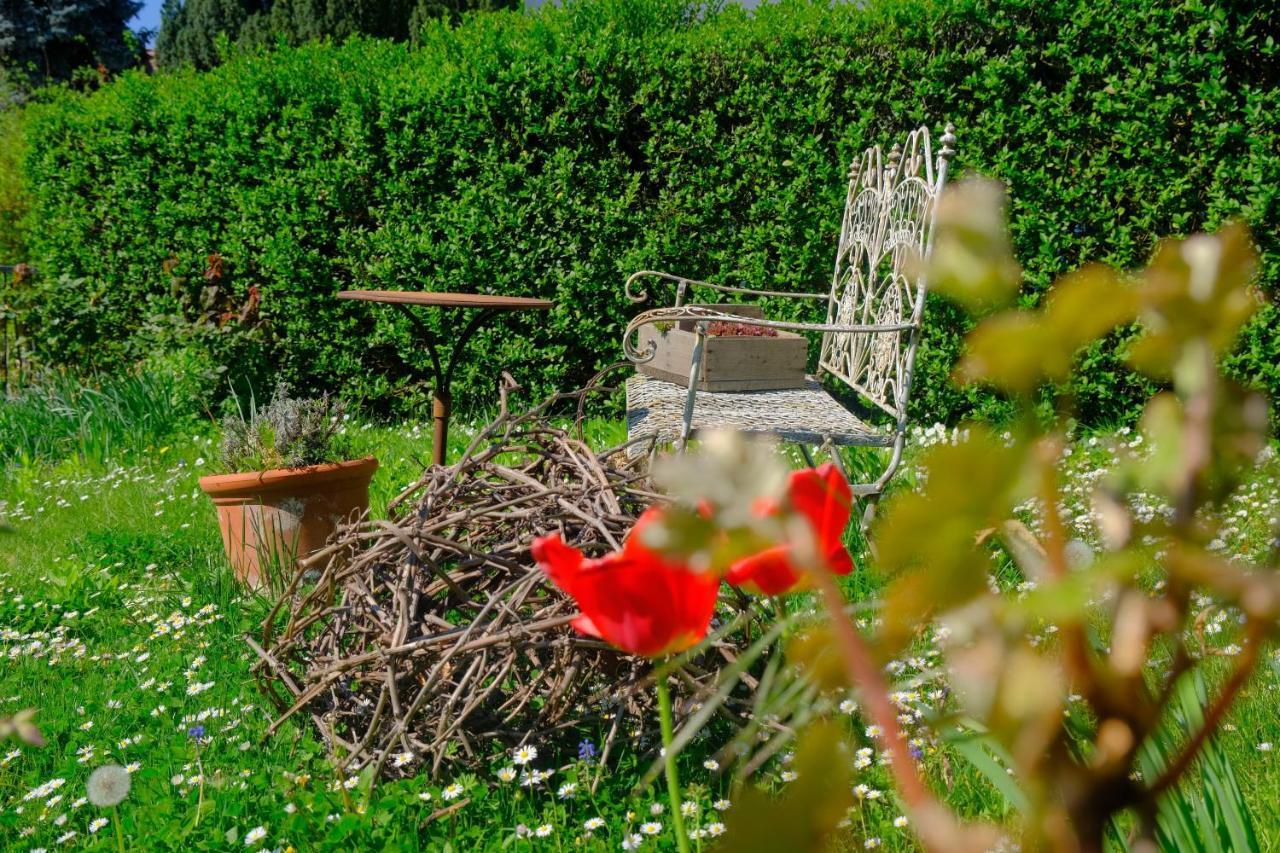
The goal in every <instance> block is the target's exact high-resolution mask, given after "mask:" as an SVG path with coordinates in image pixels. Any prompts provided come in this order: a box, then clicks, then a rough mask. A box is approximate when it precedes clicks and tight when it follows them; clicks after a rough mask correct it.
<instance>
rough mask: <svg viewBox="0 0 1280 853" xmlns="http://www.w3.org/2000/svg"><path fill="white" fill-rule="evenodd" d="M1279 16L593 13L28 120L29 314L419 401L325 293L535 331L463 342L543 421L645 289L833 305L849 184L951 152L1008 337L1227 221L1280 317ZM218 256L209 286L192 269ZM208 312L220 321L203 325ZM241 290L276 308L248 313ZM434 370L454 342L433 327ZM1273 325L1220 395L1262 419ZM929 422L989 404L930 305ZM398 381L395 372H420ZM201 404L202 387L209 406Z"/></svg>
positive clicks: (465, 32) (105, 349)
mask: <svg viewBox="0 0 1280 853" xmlns="http://www.w3.org/2000/svg"><path fill="white" fill-rule="evenodd" d="M1278 9H1280V5H1278V4H1277V3H1275V2H1267V3H1257V4H1244V3H1231V2H1212V1H1211V0H1187V2H1176V3H1169V4H1152V3H1150V2H1149V0H1112V2H1109V3H1106V4H1096V3H1094V2H1092V0H947V2H943V1H942V0H937V2H929V0H893V2H881V1H880V0H873V1H872V2H871V3H870V4H869V5H868V6H866V7H865V8H858V7H857V6H855V5H854V4H836V5H835V6H832V7H827V6H825V5H819V4H810V3H804V2H782V3H779V4H776V5H768V6H765V7H763V8H761V9H759V10H758V11H757V12H755V13H754V14H748V13H745V12H743V11H742V10H741V9H739V8H737V7H730V8H727V9H724V10H723V11H719V12H712V13H708V14H705V15H702V16H699V15H697V14H694V13H693V12H692V11H691V7H689V6H687V5H685V4H684V3H680V2H675V0H670V1H668V0H580V2H576V3H570V4H568V5H567V8H563V9H547V10H544V11H542V12H540V13H537V14H528V15H523V14H511V13H498V14H487V15H480V16H476V17H473V18H470V19H468V20H467V21H466V22H465V23H463V24H462V25H461V26H459V27H457V28H449V27H447V26H444V25H440V26H436V27H433V28H431V29H429V30H428V31H427V32H426V33H425V34H424V37H423V41H422V45H421V46H420V47H419V48H416V49H410V48H407V47H405V46H400V45H393V44H388V43H382V42H376V41H353V42H349V43H347V44H345V45H342V46H329V45H310V46H304V47H302V48H297V49H280V50H277V51H274V52H270V53H261V54H255V55H246V56H241V57H239V58H236V59H234V60H233V61H231V62H229V63H227V64H226V65H225V66H223V67H221V68H219V69H216V70H214V71H211V72H207V73H194V72H179V73H175V74H162V75H159V76H155V77H147V76H144V75H141V74H131V75H126V76H125V77H124V78H122V79H121V80H119V81H118V82H116V83H114V84H112V85H110V86H108V87H106V88H104V89H103V90H101V91H99V92H96V93H94V94H92V95H89V96H87V97H86V96H73V95H66V96H63V97H59V98H56V99H54V101H53V102H52V103H50V104H45V105H39V106H36V107H33V108H32V109H31V110H30V117H29V121H28V123H27V133H28V137H29V144H30V154H29V156H28V159H27V161H26V173H27V174H26V178H27V183H28V185H29V190H30V193H31V196H32V205H33V212H32V218H31V221H30V223H29V224H30V225H31V227H30V231H29V234H30V238H29V239H30V242H31V244H32V248H33V254H34V256H35V257H34V258H33V260H34V262H35V263H37V264H38V265H39V266H40V267H41V268H42V269H43V270H46V271H57V272H59V273H62V274H63V275H62V276H60V277H54V276H48V275H47V276H45V278H44V279H43V283H42V285H41V287H42V290H41V291H40V292H38V293H35V294H29V296H30V297H31V298H30V299H29V301H28V311H29V314H30V316H29V320H30V322H31V323H32V324H33V325H35V326H36V327H38V328H39V329H41V330H42V334H41V335H40V345H41V347H42V349H43V353H42V355H44V356H45V357H46V358H48V359H51V360H57V361H62V362H74V363H78V364H82V365H84V366H86V367H93V368H113V367H116V366H119V365H121V364H125V363H130V362H135V361H138V360H145V361H147V362H148V363H150V364H152V365H158V366H167V367H176V368H177V369H179V370H180V371H181V372H183V373H185V374H186V375H188V376H199V377H202V379H201V380H200V387H197V388H194V389H193V394H194V395H195V396H199V394H200V393H202V392H204V391H207V389H208V387H209V386H210V385H211V384H217V383H218V382H222V381H223V380H222V379H216V377H218V376H219V375H220V373H225V374H227V375H229V376H230V377H232V378H251V379H252V380H253V381H254V382H255V383H257V385H258V387H262V384H263V383H264V382H266V381H267V380H266V378H265V377H266V371H267V370H268V367H269V366H273V365H274V366H278V368H279V369H280V371H282V373H283V375H284V376H285V377H287V378H288V379H290V380H291V381H293V382H294V383H295V384H296V385H298V386H301V387H304V388H334V387H336V388H340V389H341V391H342V393H343V394H344V395H346V396H348V397H353V398H360V399H364V400H366V401H369V402H371V403H374V404H376V405H378V406H381V407H383V408H385V409H387V410H395V409H402V408H404V407H405V406H406V405H408V403H407V402H406V401H410V400H414V399H420V397H417V396H415V395H413V394H410V393H408V390H409V389H408V388H407V387H406V386H407V384H408V383H410V382H411V380H410V379H409V377H410V375H411V370H410V368H414V369H421V368H422V367H424V366H425V364H426V356H425V354H424V353H423V352H422V351H421V348H420V347H414V346H413V343H412V341H413V335H412V334H411V330H410V328H409V327H408V326H407V324H406V323H405V322H404V321H403V320H402V318H400V317H398V316H397V314H396V313H395V312H393V311H392V310H390V309H388V308H386V307H380V306H371V305H365V304H352V303H339V302H338V301H336V300H334V299H333V298H332V295H333V294H334V293H335V292H336V291H338V290H340V289H343V288H349V287H363V288H424V289H434V290H445V289H449V290H475V291H481V292H492V293H503V294H520V295H535V296H544V297H551V298H554V299H556V300H557V301H558V303H559V304H558V306H557V308H556V309H555V310H554V311H553V312H551V313H550V314H549V315H546V316H538V317H535V318H532V319H528V318H525V319H515V320H511V321H509V322H504V323H500V324H498V325H497V326H495V327H494V328H493V329H491V330H488V331H485V332H483V333H481V334H480V335H479V336H478V338H477V340H476V342H475V349H474V350H473V353H474V354H475V355H474V356H473V357H472V358H470V359H468V360H467V362H466V363H465V364H463V365H462V366H461V367H460V368H459V371H458V378H457V381H456V385H455V391H456V392H460V394H461V396H462V398H463V401H464V402H466V401H470V402H473V403H474V402H477V401H481V402H487V401H489V400H491V399H492V397H493V393H492V389H493V387H494V381H495V377H496V375H497V372H498V370H499V369H500V368H507V369H510V370H511V371H512V372H513V373H514V374H515V375H516V376H517V377H518V378H519V379H520V380H522V381H523V382H525V383H526V385H527V386H528V387H530V388H531V390H535V391H540V390H545V389H547V388H551V387H568V386H570V385H574V384H577V383H580V382H581V381H582V380H584V379H585V378H586V377H587V376H589V375H590V374H591V373H592V372H593V371H594V370H595V369H596V368H597V367H599V366H602V365H604V364H608V363H610V362H612V361H615V360H617V359H618V358H620V356H621V349H620V342H619V335H620V333H621V330H622V327H623V325H624V324H625V321H626V318H627V317H628V316H630V315H631V314H632V313H633V312H634V310H635V308H634V307H633V306H630V305H629V304H627V302H626V300H625V299H624V297H623V294H622V280H623V278H624V277H625V275H626V274H627V273H628V272H630V271H632V270H635V269H639V268H642V267H648V268H658V269H669V270H672V271H677V272H681V273H683V274H687V275H691V276H696V277H701V278H709V279H712V280H719V281H739V282H750V283H752V284H755V285H757V286H762V287H771V288H806V289H815V288H816V289H825V288H826V286H827V281H828V279H829V276H830V267H831V263H832V258H833V255H834V246H835V240H836V233H837V228H838V222H839V215H840V207H841V204H842V202H843V196H844V173H845V169H846V168H847V164H848V163H849V161H850V160H851V158H852V157H853V155H854V154H855V152H857V151H858V150H860V149H861V148H862V147H863V146H865V145H866V144H869V143H871V142H875V141H883V140H890V139H891V138H896V137H897V136H899V135H900V134H901V132H902V131H904V130H905V129H907V128H909V127H911V126H914V125H916V124H919V123H921V122H929V123H931V124H932V125H933V126H934V127H935V128H940V126H941V124H942V123H943V122H944V121H946V120H948V119H950V120H952V121H954V122H955V123H956V125H957V126H958V133H959V138H960V143H959V146H958V155H957V159H956V164H957V168H958V171H959V172H960V173H961V174H963V172H965V171H970V170H977V171H981V172H984V173H987V174H990V175H994V176H996V177H999V178H1001V179H1003V180H1004V181H1006V182H1008V184H1009V186H1010V191H1011V196H1012V204H1011V216H1012V219H1013V229H1014V237H1015V246H1016V249H1017V252H1018V254H1019V256H1020V258H1021V260H1022V262H1023V264H1024V265H1025V267H1026V270H1027V296H1026V299H1027V302H1028V303H1029V304H1031V303H1034V301H1035V300H1036V299H1037V296H1038V294H1039V293H1040V292H1041V291H1042V290H1043V289H1044V287H1045V286H1046V285H1047V284H1048V283H1049V282H1050V281H1051V280H1052V279H1053V278H1054V277H1055V276H1056V275H1057V274H1059V273H1061V272H1063V271H1065V270H1068V269H1071V268H1074V267H1076V266H1078V265H1079V264H1081V263H1083V262H1085V261H1087V260H1095V259H1096V260H1102V261H1105V262H1108V263H1111V264H1116V265H1120V266H1125V267H1135V266H1140V265H1141V264H1143V263H1144V262H1145V261H1146V259H1147V258H1148V256H1149V254H1150V253H1151V250H1152V248H1153V246H1154V242H1155V240H1156V239H1157V238H1158V237H1160V236H1163V235H1167V234H1185V233H1187V232H1190V231H1193V230H1197V229H1201V228H1213V227H1215V226H1217V225H1218V224H1219V223H1221V222H1223V221H1224V220H1226V219H1228V218H1230V217H1236V216H1242V217H1244V218H1245V219H1246V220H1247V221H1248V222H1249V223H1250V224H1251V226H1252V227H1253V229H1254V233H1255V236H1256V239H1257V242H1258V244H1259V248H1260V250H1261V252H1262V255H1263V266H1262V272H1261V279H1260V280H1261V284H1262V287H1263V289H1264V290H1266V291H1267V292H1268V293H1269V294H1271V295H1272V296H1274V295H1275V293H1276V291H1277V288H1278V283H1280V239H1278V231H1277V225H1276V223H1277V222H1278V221H1280V124H1277V122H1276V119H1275V117H1276V116H1277V115H1280V71H1278V70H1277V69H1280V62H1278V61H1277V48H1276V45H1275V43H1274V41H1273V39H1272V36H1271V35H1270V33H1274V32H1280V11H1278ZM214 253H217V254H218V255H219V256H220V258H215V259H210V258H209V256H210V255H212V254H214ZM211 286H216V290H214V289H212V287H211ZM250 288H254V289H255V291H256V293H257V295H258V297H260V305H258V306H257V307H256V309H255V308H254V305H253V304H251V303H252V302H253V299H254V297H251V296H250V295H249V293H250ZM423 317H424V318H425V319H426V320H427V322H429V323H431V324H432V325H433V326H434V327H435V328H436V329H437V330H438V332H439V333H440V335H441V336H442V337H443V338H445V339H448V338H449V337H450V335H451V331H452V330H453V329H455V328H456V324H457V322H458V320H457V317H456V316H449V315H444V314H426V313H424V314H423ZM1276 319H1277V315H1276V311H1275V310H1274V309H1273V308H1267V309H1266V310H1265V312H1264V314H1263V316H1262V317H1261V318H1260V319H1259V320H1258V322H1256V323H1254V324H1253V325H1252V326H1251V327H1250V328H1249V330H1248V332H1247V334H1246V336H1245V339H1244V340H1243V342H1242V345H1241V347H1240V349H1239V352H1238V354H1237V355H1236V356H1235V357H1234V358H1233V361H1232V369H1233V370H1234V371H1235V372H1236V373H1237V374H1238V375H1240V376H1242V377H1247V378H1248V379H1249V380H1250V381H1251V382H1254V383H1256V384H1260V385H1261V386H1263V387H1265V388H1267V389H1268V390H1269V391H1270V392H1271V394H1272V395H1273V397H1275V398H1280V330H1278V329H1277V324H1276ZM927 321H928V325H929V332H928V335H927V337H926V340H925V343H924V348H923V350H922V354H921V363H920V367H919V372H918V380H917V393H916V395H915V400H916V408H917V410H918V414H919V415H920V417H922V418H927V419H934V418H943V419H947V418H954V417H956V416H959V415H962V414H969V413H974V412H978V413H988V414H989V413H993V412H997V411H998V410H999V408H1000V402H999V400H998V399H996V398H995V397H993V396H992V395H990V394H988V393H986V392H983V391H979V390H973V389H970V390H967V391H965V390H957V389H954V388H952V387H951V386H950V385H949V384H948V383H947V382H946V381H945V380H946V377H947V375H948V373H949V371H950V368H951V365H952V363H953V362H954V359H955V356H956V352H957V347H958V344H959V341H960V339H961V337H962V335H963V333H964V331H965V328H966V327H965V321H964V320H963V319H962V318H961V317H960V316H959V315H958V313H957V312H956V311H955V310H953V309H951V308H950V307H949V306H947V305H946V304H942V303H940V302H937V301H935V303H934V304H932V305H931V306H930V308H929V313H928V314H927ZM1123 348H1124V340H1123V337H1120V338H1117V339H1115V340H1111V341H1108V342H1106V343H1105V344H1104V345H1100V346H1097V347H1095V348H1093V349H1092V350H1090V351H1088V352H1086V353H1085V354H1084V355H1083V356H1082V360H1083V366H1084V369H1083V371H1082V373H1081V374H1080V376H1079V378H1078V379H1077V380H1076V383H1077V386H1076V389H1075V390H1076V391H1077V392H1078V393H1079V396H1080V399H1081V401H1082V408H1081V412H1080V414H1081V416H1082V417H1083V418H1084V419H1085V420H1086V421H1092V422H1116V421H1121V420H1126V419H1128V418H1130V417H1132V415H1133V414H1134V413H1135V407H1136V405H1137V403H1138V401H1139V400H1140V399H1141V398H1142V397H1143V395H1144V394H1145V393H1146V391H1147V390H1148V389H1146V388H1144V386H1143V385H1142V382H1141V380H1139V379H1137V378H1135V377H1134V376H1133V375H1132V374H1130V373H1129V372H1128V371H1126V370H1125V369H1124V368H1123V367H1122V365H1121V362H1120V359H1119V357H1118V353H1121V352H1122V351H1123ZM406 358H407V361H408V363H407V364H406V361H405V359H406ZM215 379H216V381H215Z"/></svg>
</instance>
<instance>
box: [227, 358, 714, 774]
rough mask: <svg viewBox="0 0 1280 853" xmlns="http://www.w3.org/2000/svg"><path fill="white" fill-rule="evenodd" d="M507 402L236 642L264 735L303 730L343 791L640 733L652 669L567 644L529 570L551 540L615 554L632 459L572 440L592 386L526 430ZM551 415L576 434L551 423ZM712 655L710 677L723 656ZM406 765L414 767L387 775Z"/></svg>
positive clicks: (597, 388) (307, 569) (595, 647)
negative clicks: (354, 784)
mask: <svg viewBox="0 0 1280 853" xmlns="http://www.w3.org/2000/svg"><path fill="white" fill-rule="evenodd" d="M602 376H603V374H602ZM505 390H506V389H504V393H503V395H502V406H501V411H500V414H499V415H498V417H497V418H496V419H495V420H494V421H493V422H492V423H490V424H489V425H488V426H487V427H486V428H485V429H484V430H483V431H482V432H481V433H480V435H479V436H478V437H477V438H476V439H475V440H474V441H473V442H472V444H471V446H470V447H469V448H468V449H467V450H466V451H465V453H464V454H463V456H462V458H461V459H459V460H458V461H457V462H456V463H454V464H453V465H450V466H447V467H443V466H432V467H430V468H428V469H427V470H426V471H425V472H424V473H423V475H422V477H421V478H420V479H419V480H418V482H416V483H415V484H414V485H412V486H411V487H409V488H408V489H406V490H405V491H404V492H403V493H402V494H400V495H399V496H398V497H397V498H396V499H395V500H394V501H393V503H392V505H391V509H392V514H393V519H392V520H390V521H385V520H380V519H364V520H361V521H360V522H358V523H355V524H351V525H348V526H345V527H343V528H341V529H340V530H339V531H338V533H337V534H336V536H335V539H334V540H333V541H332V542H331V543H330V545H329V546H328V547H327V548H325V549H324V550H323V551H321V552H319V553H318V554H316V555H313V556H312V557H311V558H309V559H308V560H307V561H305V562H304V564H303V567H302V568H303V569H304V571H301V572H300V573H299V575H298V577H296V578H295V579H294V582H293V583H292V584H291V585H290V587H289V588H288V589H287V590H286V591H285V593H284V595H283V597H282V598H281V599H280V601H279V602H278V603H277V604H276V606H275V608H274V609H273V611H272V613H271V614H270V615H269V616H268V618H267V619H266V620H265V621H264V623H263V626H262V628H263V630H262V636H261V638H250V640H249V645H250V647H251V648H252V649H253V650H254V652H255V653H256V654H257V656H258V658H259V660H258V663H257V664H256V665H255V667H254V670H253V671H254V674H255V677H256V678H257V680H258V683H259V685H260V687H261V689H262V690H263V692H264V693H265V694H266V696H267V697H268V698H269V699H270V700H271V701H272V702H273V704H274V705H275V706H276V708H277V709H278V710H279V712H280V716H279V717H278V718H277V719H276V720H275V722H274V723H273V724H272V726H271V731H272V732H273V733H274V732H275V731H276V730H278V729H279V727H280V726H281V725H282V724H283V723H284V722H285V721H286V720H288V719H290V718H291V717H293V716H295V715H297V714H299V713H305V714H307V715H309V716H310V718H311V719H312V721H313V722H314V724H315V725H316V726H317V728H318V729H319V731H320V733H321V734H322V735H323V736H324V737H325V739H326V740H327V741H329V743H330V744H331V746H333V747H334V748H335V754H337V755H339V756H340V759H339V763H340V765H341V767H340V769H341V770H342V771H344V772H346V773H355V772H359V771H360V770H361V769H363V768H364V767H367V766H370V765H372V766H373V767H374V768H375V774H374V775H375V777H379V776H397V775H403V774H408V773H413V772H422V771H424V770H425V771H427V772H430V773H431V774H433V775H435V774H437V773H439V771H440V770H441V768H442V767H445V766H447V765H450V764H455V763H462V764H467V765H474V764H477V763H480V762H482V761H483V760H484V759H486V758H487V757H488V756H489V754H490V753H491V752H492V744H493V743H494V742H495V741H497V742H501V743H503V744H506V745H514V744H518V743H520V742H523V741H525V740H528V739H531V738H537V739H539V740H540V742H542V743H546V742H547V740H548V739H552V740H554V739H555V738H557V737H558V736H561V737H563V738H564V739H565V740H567V741H568V740H571V739H574V738H575V737H576V736H577V735H578V732H577V731H575V728H576V724H578V723H579V722H582V721H584V720H590V721H591V722H592V724H593V725H594V724H596V723H598V721H599V720H601V719H602V715H604V714H614V715H617V716H616V717H615V721H616V720H617V719H618V718H621V717H623V716H628V715H637V716H638V717H639V719H640V720H641V721H647V720H648V719H649V718H650V717H651V715H650V714H649V706H650V704H651V691H649V690H646V689H642V688H643V687H644V685H645V682H644V678H645V676H646V675H647V674H648V672H649V669H650V664H649V662H647V661H644V660H640V659H636V658H632V657H630V656H628V655H625V654H622V653H620V652H617V651H615V650H613V649H612V648H610V647H608V646H607V645H606V644H604V643H601V642H599V641H597V640H594V639H591V638H589V637H585V636H582V635H580V634H577V633H575V632H574V631H573V630H572V628H571V627H570V625H569V622H570V621H571V620H572V618H573V617H574V616H575V615H576V609H575V607H574V604H573V602H572V601H571V600H569V599H568V598H566V597H565V596H564V595H563V594H562V593H560V592H559V591H558V590H557V589H555V588H554V587H553V586H552V585H550V584H547V583H544V581H543V577H542V574H541V572H540V571H539V570H538V569H537V567H536V565H535V564H534V562H533V560H532V557H531V555H530V545H531V543H532V541H533V539H534V537H536V536H539V535H542V534H546V533H549V532H551V531H554V530H559V531H560V533H561V535H562V536H563V538H564V540H565V541H566V542H568V543H569V544H571V545H573V546H575V547H578V548H580V549H582V550H583V551H584V552H585V553H587V554H588V555H593V556H594V555H599V554H603V553H605V552H607V551H609V550H612V549H614V548H616V547H618V545H619V544H620V543H621V542H622V540H623V539H624V538H625V536H626V534H627V531H628V530H630V528H631V526H632V524H633V523H634V521H635V519H636V517H637V516H638V515H639V514H640V512H642V511H643V509H644V508H645V506H647V505H648V504H649V503H650V502H651V501H652V499H653V498H654V494H653V492H652V489H651V486H650V484H649V482H648V478H647V474H646V473H645V471H644V469H643V467H642V463H643V459H644V456H645V454H631V455H629V454H627V453H626V452H625V450H626V446H625V445H624V446H621V447H617V448H612V449H610V450H606V451H603V452H599V453H597V452H593V451H592V450H591V449H590V448H589V447H588V446H587V445H586V443H585V441H584V440H583V439H582V436H581V431H580V429H579V428H578V427H579V426H580V423H581V415H582V407H583V404H584V403H585V400H586V398H587V397H588V396H589V395H591V394H595V393H601V392H608V391H611V390H612V389H610V388H606V387H604V386H603V385H602V384H601V383H600V381H599V377H598V378H597V380H596V381H594V382H593V383H592V384H590V385H588V386H587V387H586V388H585V389H583V390H581V391H578V392H574V393H571V394H561V395H556V396H554V397H552V398H550V399H548V400H547V401H545V402H543V403H542V404H541V405H539V406H537V407H535V408H533V409H531V410H529V411H526V412H524V413H522V414H510V413H509V412H508V410H507V403H506V393H505ZM565 403H570V404H574V405H575V406H576V411H577V413H578V419H577V421H575V425H574V427H573V428H562V427H558V426H555V425H554V423H553V421H552V419H551V417H550V415H551V413H552V412H553V411H554V410H555V409H557V408H558V407H560V406H563V405H564V404H565ZM712 653H713V654H714V656H715V661H716V662H717V663H719V664H721V665H722V664H723V663H724V662H725V661H726V660H733V657H734V656H733V644H732V643H730V642H729V641H727V640H721V641H718V642H717V643H716V644H715V646H714V647H713V650H712ZM706 657H707V658H708V659H710V658H711V655H707V656H706ZM716 672H717V667H716V666H709V667H707V668H706V669H705V671H702V670H700V677H699V678H696V679H691V680H690V682H689V683H687V684H686V689H685V692H684V695H685V699H686V707H687V704H688V702H690V701H695V700H697V699H698V698H701V696H703V695H710V693H711V691H712V690H713V689H714V687H715V676H716ZM643 724H644V723H643V722H642V723H641V725H643ZM619 728H620V727H619V726H617V725H612V726H611V727H610V734H609V736H608V739H607V740H608V742H606V743H605V744H604V745H603V746H604V748H605V750H606V753H607V750H608V749H609V747H611V746H612V740H613V738H614V737H615V736H616V735H617V733H618V731H619ZM402 753H411V754H412V755H413V756H414V760H413V761H412V762H411V763H409V764H406V765H403V766H396V762H395V761H393V760H392V757H393V756H396V755H399V754H402Z"/></svg>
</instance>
